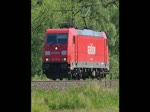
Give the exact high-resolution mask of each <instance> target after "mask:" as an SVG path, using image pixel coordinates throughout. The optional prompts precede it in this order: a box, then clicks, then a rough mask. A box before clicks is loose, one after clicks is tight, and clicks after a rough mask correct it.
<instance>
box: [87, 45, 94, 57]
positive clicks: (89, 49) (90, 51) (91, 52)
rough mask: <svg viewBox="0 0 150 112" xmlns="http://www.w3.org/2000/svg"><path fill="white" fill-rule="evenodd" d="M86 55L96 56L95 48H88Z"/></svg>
mask: <svg viewBox="0 0 150 112" xmlns="http://www.w3.org/2000/svg"><path fill="white" fill-rule="evenodd" d="M88 54H92V55H95V54H96V47H95V46H92V45H91V46H88Z"/></svg>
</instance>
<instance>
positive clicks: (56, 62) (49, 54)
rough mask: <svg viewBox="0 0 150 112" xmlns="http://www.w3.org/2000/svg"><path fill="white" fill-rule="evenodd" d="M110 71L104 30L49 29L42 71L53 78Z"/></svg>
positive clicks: (78, 77) (100, 75)
mask: <svg viewBox="0 0 150 112" xmlns="http://www.w3.org/2000/svg"><path fill="white" fill-rule="evenodd" d="M107 72H109V51H108V41H107V37H106V34H105V32H98V31H94V30H90V29H83V30H80V29H75V28H63V29H47V30H46V32H45V37H44V49H43V73H44V74H45V75H46V76H47V78H50V79H54V80H56V79H60V80H62V79H63V78H68V79H78V80H79V79H81V78H82V79H86V78H88V77H91V78H97V79H99V78H101V77H104V76H105V75H106V73H107Z"/></svg>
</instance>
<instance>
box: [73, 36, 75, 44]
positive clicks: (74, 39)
mask: <svg viewBox="0 0 150 112" xmlns="http://www.w3.org/2000/svg"><path fill="white" fill-rule="evenodd" d="M73 44H75V36H73Z"/></svg>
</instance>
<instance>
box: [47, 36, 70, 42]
mask: <svg viewBox="0 0 150 112" xmlns="http://www.w3.org/2000/svg"><path fill="white" fill-rule="evenodd" d="M67 37H68V35H67V34H48V35H47V44H66V43H67Z"/></svg>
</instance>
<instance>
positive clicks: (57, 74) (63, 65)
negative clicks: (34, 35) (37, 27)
mask: <svg viewBox="0 0 150 112" xmlns="http://www.w3.org/2000/svg"><path fill="white" fill-rule="evenodd" d="M67 43H68V31H67V30H53V29H47V30H46V34H45V37H44V50H43V51H44V52H43V73H44V74H46V76H47V77H48V78H52V79H57V78H60V79H63V77H65V76H64V75H65V74H66V72H67V67H68V64H67Z"/></svg>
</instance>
